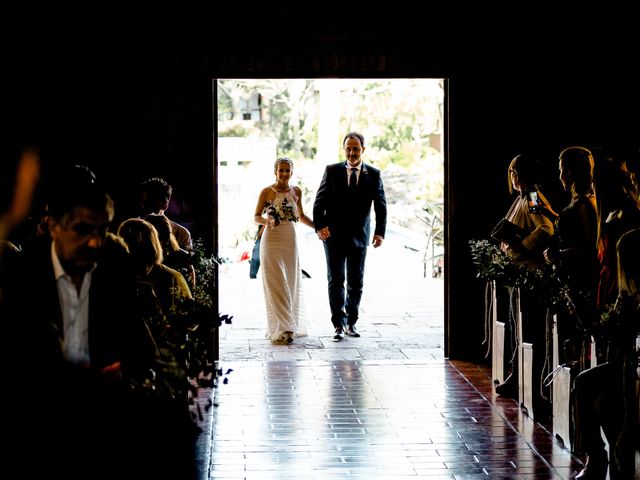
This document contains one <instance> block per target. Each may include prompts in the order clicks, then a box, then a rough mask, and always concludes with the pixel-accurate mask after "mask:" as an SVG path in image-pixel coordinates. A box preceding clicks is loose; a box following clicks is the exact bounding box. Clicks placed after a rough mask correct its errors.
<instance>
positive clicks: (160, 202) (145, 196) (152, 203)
mask: <svg viewBox="0 0 640 480" xmlns="http://www.w3.org/2000/svg"><path fill="white" fill-rule="evenodd" d="M172 195H173V187H172V186H171V185H170V184H169V183H168V182H167V181H166V180H165V179H164V178H160V177H151V178H148V179H146V180H145V181H144V182H142V183H141V184H140V216H141V217H142V218H144V217H146V216H147V215H149V214H152V213H153V214H156V215H162V214H164V213H165V212H166V210H167V209H168V208H169V204H170V203H171V196H172ZM169 222H170V223H171V231H172V232H173V235H174V236H175V237H176V240H177V241H178V245H179V246H180V248H184V249H185V250H192V249H193V241H192V239H191V232H190V231H189V229H187V228H186V227H185V226H183V225H180V224H179V223H177V222H174V221H173V220H171V219H169Z"/></svg>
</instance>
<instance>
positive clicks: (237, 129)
mask: <svg viewBox="0 0 640 480" xmlns="http://www.w3.org/2000/svg"><path fill="white" fill-rule="evenodd" d="M218 135H219V136H221V137H248V136H249V135H251V131H250V130H248V129H246V128H244V127H242V126H239V125H232V126H230V127H229V128H225V129H224V130H221V131H219V132H218Z"/></svg>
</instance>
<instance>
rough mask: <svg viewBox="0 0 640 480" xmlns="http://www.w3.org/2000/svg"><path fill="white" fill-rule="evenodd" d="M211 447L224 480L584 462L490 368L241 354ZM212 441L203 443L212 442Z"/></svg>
mask: <svg viewBox="0 0 640 480" xmlns="http://www.w3.org/2000/svg"><path fill="white" fill-rule="evenodd" d="M225 368H232V369H233V372H231V373H229V374H228V376H227V378H228V379H229V382H228V383H227V384H225V385H221V386H220V387H219V388H218V392H217V395H216V399H217V403H218V406H217V407H215V408H212V409H211V410H209V412H210V413H211V422H210V431H209V432H208V435H207V439H210V440H211V442H210V444H209V445H208V447H209V450H208V451H207V452H202V453H203V455H202V458H201V459H200V460H201V463H202V465H203V466H204V469H203V477H202V478H215V479H247V480H251V479H275V478H278V479H280V478H296V479H326V478H354V479H378V478H379V479H409V478H429V479H435V478H442V479H449V480H454V479H471V478H505V479H506V478H513V479H516V478H518V479H528V478H536V479H551V478H558V479H568V478H572V476H573V475H575V474H576V473H577V472H578V471H579V470H580V468H581V465H580V463H579V461H578V460H577V459H575V458H574V457H573V456H572V455H570V453H569V452H568V451H567V450H565V449H563V448H562V446H561V445H560V444H559V442H558V441H557V440H556V439H555V438H554V437H553V436H552V435H551V434H550V433H549V431H548V430H547V429H546V428H544V427H543V426H541V425H539V424H537V423H535V422H533V421H532V420H530V419H529V418H528V417H526V416H525V415H523V413H522V411H521V409H520V408H519V407H518V405H517V404H516V403H515V401H513V400H505V399H500V398H496V397H495V395H494V394H493V392H492V385H491V383H490V379H489V377H488V375H487V374H488V371H487V369H486V367H478V366H477V365H473V364H468V363H464V362H449V361H431V362H423V361H416V362H412V361H403V362H401V363H399V362H397V361H388V360H384V361H358V360H335V361H331V362H317V361H298V360H290V361H269V362H264V363H260V362H235V363H234V362H230V363H228V364H226V367H225ZM205 446H206V445H205V444H204V443H203V444H202V445H201V447H202V448H204V447H205Z"/></svg>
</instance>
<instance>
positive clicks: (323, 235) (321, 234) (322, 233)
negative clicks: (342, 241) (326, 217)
mask: <svg viewBox="0 0 640 480" xmlns="http://www.w3.org/2000/svg"><path fill="white" fill-rule="evenodd" d="M316 233H317V234H318V238H319V239H320V240H322V241H323V242H324V241H325V240H326V239H327V238H329V237H330V236H331V232H329V227H324V228H321V229H320V230H318V231H317V232H316Z"/></svg>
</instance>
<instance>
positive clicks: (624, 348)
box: [572, 229, 640, 480]
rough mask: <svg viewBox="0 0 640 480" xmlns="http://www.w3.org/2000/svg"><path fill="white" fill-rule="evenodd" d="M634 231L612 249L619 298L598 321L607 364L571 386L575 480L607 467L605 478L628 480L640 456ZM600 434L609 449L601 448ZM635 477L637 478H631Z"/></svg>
mask: <svg viewBox="0 0 640 480" xmlns="http://www.w3.org/2000/svg"><path fill="white" fill-rule="evenodd" d="M638 245H640V229H635V230H631V231H629V232H627V233H625V234H623V235H622V236H621V237H620V240H619V241H618V243H617V249H616V250H617V262H618V291H619V296H618V299H617V301H616V305H615V309H614V310H613V312H612V313H611V314H610V315H608V316H607V317H605V318H604V320H605V322H604V325H605V327H606V328H607V329H608V332H609V335H608V339H609V345H608V355H607V362H606V363H603V364H601V365H598V366H596V367H594V368H590V369H588V370H584V371H583V372H581V373H580V374H579V375H578V376H577V377H576V379H575V381H574V386H573V392H572V398H573V402H574V406H575V442H574V450H575V451H576V452H579V453H585V454H586V455H587V462H586V465H585V468H584V470H582V472H580V474H578V476H577V477H576V478H577V479H582V480H588V479H594V480H599V479H601V480H604V479H605V477H606V473H607V461H608V463H609V468H610V472H609V473H610V478H612V479H628V480H633V479H635V478H637V477H635V476H634V472H635V456H636V455H637V454H640V435H638V432H640V422H639V420H638V417H639V413H640V412H638V409H639V408H640V399H639V398H638V391H637V382H638V378H637V373H636V372H637V369H638V354H639V353H640V352H638V351H637V345H638V340H640V337H639V335H640V290H639V288H640V249H638ZM600 428H602V430H603V431H604V434H605V436H606V438H607V442H608V443H609V456H608V458H607V452H606V451H605V448H604V442H603V441H602V437H601V434H600ZM636 473H637V472H636Z"/></svg>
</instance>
